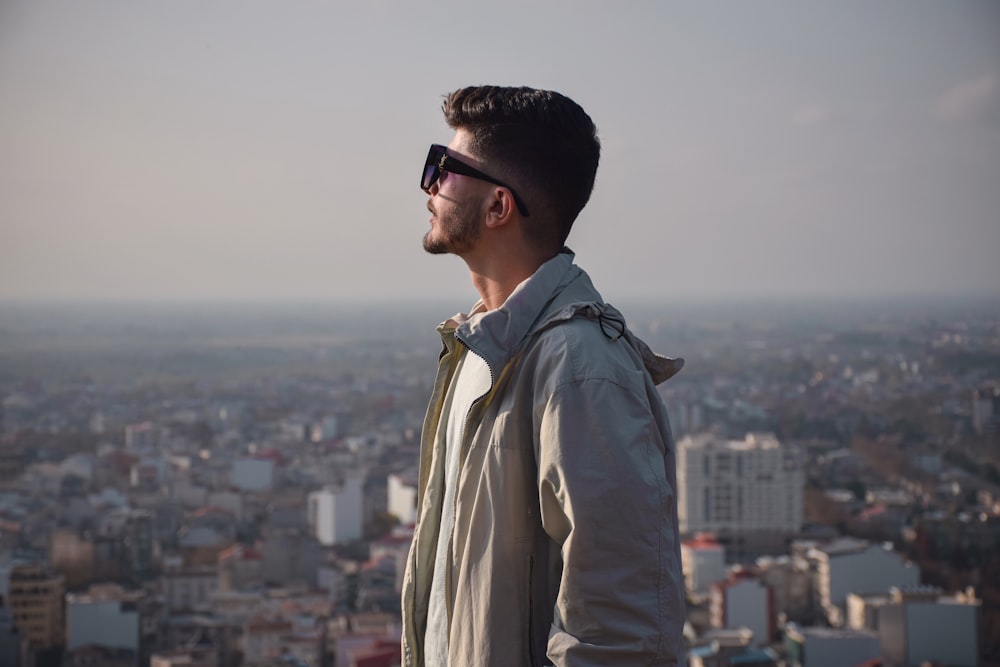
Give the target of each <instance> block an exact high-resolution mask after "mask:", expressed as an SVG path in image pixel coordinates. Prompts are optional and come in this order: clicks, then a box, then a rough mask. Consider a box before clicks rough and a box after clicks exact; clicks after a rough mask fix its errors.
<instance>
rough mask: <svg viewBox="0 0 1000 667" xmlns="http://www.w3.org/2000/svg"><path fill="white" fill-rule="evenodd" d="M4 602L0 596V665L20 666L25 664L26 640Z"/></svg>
mask: <svg viewBox="0 0 1000 667" xmlns="http://www.w3.org/2000/svg"><path fill="white" fill-rule="evenodd" d="M4 604H5V601H4V600H3V599H2V598H0V665H8V666H9V667H21V666H22V665H25V664H27V662H26V660H25V659H24V658H25V654H26V653H27V651H28V646H27V642H25V641H23V639H22V638H21V633H20V632H19V631H18V629H17V626H16V625H14V616H13V614H11V613H10V609H8V608H7V607H5V606H4Z"/></svg>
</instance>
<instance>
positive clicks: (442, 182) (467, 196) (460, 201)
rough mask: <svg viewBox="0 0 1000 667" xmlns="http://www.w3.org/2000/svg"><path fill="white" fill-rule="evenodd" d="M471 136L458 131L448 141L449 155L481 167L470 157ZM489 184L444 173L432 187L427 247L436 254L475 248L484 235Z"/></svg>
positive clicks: (428, 204)
mask: <svg viewBox="0 0 1000 667" xmlns="http://www.w3.org/2000/svg"><path fill="white" fill-rule="evenodd" d="M468 141H469V137H468V134H467V133H466V132H465V130H458V131H457V132H456V133H455V136H454V137H453V138H452V140H451V143H449V144H448V153H449V155H454V156H455V157H457V158H459V159H461V160H462V161H463V162H466V163H468V164H472V165H474V166H480V165H479V163H478V161H476V160H475V159H474V158H471V157H469V152H468V149H467V147H468ZM484 185H485V186H488V185H489V184H487V183H483V182H482V181H478V180H476V179H474V178H469V177H467V176H462V175H460V174H451V173H448V172H446V171H442V172H441V178H440V179H439V180H438V182H437V183H436V184H435V185H434V186H432V187H431V190H430V195H431V197H430V199H429V200H427V209H428V210H429V211H430V212H431V214H432V216H431V220H430V223H431V228H430V229H429V230H428V231H427V234H425V235H424V250H426V251H427V252H429V253H431V254H433V255H442V254H446V253H451V254H453V255H459V256H462V255H465V254H467V253H469V252H471V251H472V249H473V248H474V247H475V245H476V242H477V241H478V240H479V238H480V236H481V235H482V225H483V215H482V214H483V194H484V191H485V190H486V189H487V188H485V187H484Z"/></svg>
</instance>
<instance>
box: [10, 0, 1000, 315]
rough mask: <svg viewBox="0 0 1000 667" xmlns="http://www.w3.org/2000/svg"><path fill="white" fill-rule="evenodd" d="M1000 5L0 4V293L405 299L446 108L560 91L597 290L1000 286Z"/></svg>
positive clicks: (692, 295)
mask: <svg viewBox="0 0 1000 667" xmlns="http://www.w3.org/2000/svg"><path fill="white" fill-rule="evenodd" d="M998 28H1000V7H998V6H997V5H995V4H992V3H961V4H941V3H931V2H906V3H904V2H886V3H879V4H874V5H873V4H864V3H837V4H836V5H834V4H829V5H821V6H810V7H803V6H799V5H795V4H792V3H780V2H768V3H763V4H755V5H753V6H752V7H750V6H730V7H726V8H725V9H723V8H722V7H705V6H700V5H698V6H696V5H672V4H671V5H661V4H658V3H639V4H633V5H629V9H628V11H622V10H620V9H619V10H615V9H612V8H610V7H609V6H607V5H603V4H600V3H592V2H582V3H569V2H551V3H546V4H544V5H537V4H529V3H524V2H514V3H508V4H506V5H504V7H503V8H502V10H500V11H497V10H496V8H492V9H489V10H487V9H486V8H480V7H477V6H468V5H463V4H459V3H454V2H444V3H438V4H436V5H435V6H434V7H433V11H430V10H428V8H425V7H416V6H412V5H409V4H405V3H400V2H379V3H370V4H361V3H358V4H356V5H347V4H343V5H342V4H332V3H331V4H326V3H308V4H307V3H301V4H296V5H293V6H283V7H282V8H281V9H278V6H277V5H270V4H267V3H261V2H245V3H239V4H238V5H237V4H218V5H211V6H200V5H197V6H196V5H180V4H170V5H156V6H139V5H134V4H132V3H125V2H118V1H107V0H105V1H102V2H93V3H87V4H86V5H79V4H76V3H70V2H46V3H29V2H18V1H16V0H0V97H3V99H4V100H5V103H4V105H3V108H2V109H0V301H2V300H19V301H20V300H43V301H74V300H110V301H121V300H130V301H162V300H209V301H211V300H219V299H223V300H241V301H257V300H263V301H284V300H295V301H311V300H342V299H351V300H365V299H372V300H375V301H381V302H385V301H393V300H395V301H412V300H414V299H427V298H430V299H445V300H454V299H459V300H461V303H463V304H465V303H466V302H468V303H471V302H472V300H473V299H474V297H475V294H474V292H473V290H472V288H471V286H470V285H469V281H468V276H467V273H466V270H465V267H464V265H463V264H462V263H461V261H459V260H457V259H454V258H449V259H442V258H438V257H431V256H428V255H426V254H425V253H424V252H423V250H422V249H421V248H420V240H421V238H422V236H423V234H424V233H425V231H426V230H427V218H428V214H427V212H426V210H425V208H424V206H425V200H426V196H425V195H424V194H423V193H421V192H420V191H419V190H418V189H417V187H416V185H417V171H418V170H419V168H420V166H421V164H422V160H423V157H424V155H425V154H426V146H427V144H429V143H431V142H438V143H446V142H447V140H448V139H449V138H450V135H451V133H450V131H449V130H448V128H447V127H446V125H445V124H444V122H443V120H442V119H441V115H440V111H439V106H440V102H441V98H442V95H443V94H444V93H446V92H448V91H450V90H453V89H455V88H458V87H460V86H463V85H469V84H476V83H498V84H503V85H520V84H525V85H532V86H537V87H543V88H552V89H555V90H559V91H560V92H563V93H565V94H567V95H569V96H571V97H573V98H574V99H576V100H577V101H578V102H580V104H581V105H582V106H583V107H584V108H585V109H586V110H587V111H588V112H589V113H590V114H591V116H592V117H593V118H594V120H595V122H596V124H597V126H598V130H599V133H600V136H601V138H602V142H603V148H604V151H603V156H602V162H601V167H600V169H599V172H598V177H597V185H596V188H595V191H594V195H593V198H592V200H591V203H590V205H589V206H588V207H587V208H586V209H585V210H584V212H583V214H582V215H581V218H580V220H579V221H578V223H577V226H576V228H575V229H574V232H573V234H572V235H571V236H570V247H572V248H573V249H574V250H575V251H576V252H577V253H578V261H579V263H580V264H581V265H582V266H583V267H584V268H586V269H587V270H588V272H590V273H591V274H592V275H593V276H594V279H595V282H596V283H597V284H600V285H602V287H603V291H604V296H605V297H606V298H607V299H609V300H611V301H617V302H621V301H624V300H628V299H647V300H658V301H671V300H691V299H716V300H717V299H737V300H738V299H757V298H776V299H786V298H787V299H809V298H835V297H836V298H846V297H854V296H858V295H863V296H866V297H888V296H917V295H930V296H938V297H952V296H959V295H969V294H975V295H992V296H996V295H998V294H1000V267H998V264H997V262H996V261H995V255H996V249H997V248H1000V224H998V218H997V212H998V211H1000V189H998V188H996V186H995V183H996V181H997V176H998V175H1000V150H998V148H1000V40H997V39H996V35H997V34H1000V33H998Z"/></svg>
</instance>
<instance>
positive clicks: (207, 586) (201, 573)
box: [161, 566, 219, 613]
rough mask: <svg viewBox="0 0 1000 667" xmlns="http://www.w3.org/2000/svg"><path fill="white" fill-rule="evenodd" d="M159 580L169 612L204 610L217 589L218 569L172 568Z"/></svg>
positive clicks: (208, 567) (202, 567)
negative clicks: (161, 583)
mask: <svg viewBox="0 0 1000 667" xmlns="http://www.w3.org/2000/svg"><path fill="white" fill-rule="evenodd" d="M161 581H162V582H163V597H164V599H165V601H166V604H167V609H168V610H169V611H170V612H172V613H176V612H191V611H205V610H207V609H208V608H209V599H210V598H211V596H212V594H214V593H215V592H216V591H217V590H218V589H219V570H218V568H217V567H213V566H201V567H189V568H186V569H173V570H170V571H168V572H166V573H164V575H163V577H162V579H161Z"/></svg>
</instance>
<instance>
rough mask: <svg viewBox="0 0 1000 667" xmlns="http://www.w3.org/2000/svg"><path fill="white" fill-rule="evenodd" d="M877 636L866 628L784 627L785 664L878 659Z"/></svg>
mask: <svg viewBox="0 0 1000 667" xmlns="http://www.w3.org/2000/svg"><path fill="white" fill-rule="evenodd" d="M880 654H881V647H880V646H879V638H878V635H876V634H875V633H874V632H870V631H867V630H848V629H845V628H816V627H810V628H800V627H798V626H796V625H794V624H789V625H787V626H785V659H786V664H787V665H788V667H845V666H848V665H861V664H864V663H866V662H867V661H869V660H875V659H877V658H879V656H880Z"/></svg>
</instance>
